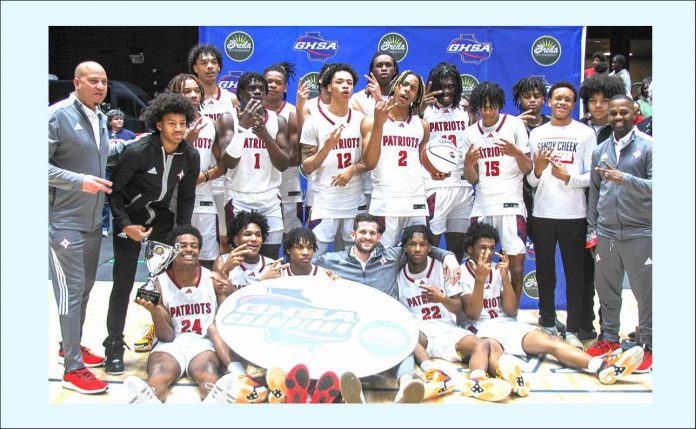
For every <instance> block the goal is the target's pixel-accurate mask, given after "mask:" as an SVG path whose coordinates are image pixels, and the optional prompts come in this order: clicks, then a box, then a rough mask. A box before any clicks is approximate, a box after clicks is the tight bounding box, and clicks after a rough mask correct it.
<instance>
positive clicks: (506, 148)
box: [495, 138, 522, 156]
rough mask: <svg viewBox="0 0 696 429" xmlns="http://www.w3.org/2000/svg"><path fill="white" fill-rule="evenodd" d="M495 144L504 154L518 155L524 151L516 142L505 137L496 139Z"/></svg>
mask: <svg viewBox="0 0 696 429" xmlns="http://www.w3.org/2000/svg"><path fill="white" fill-rule="evenodd" d="M495 145H496V146H498V147H499V148H500V149H501V150H502V152H503V154H505V155H508V156H517V155H519V154H520V153H522V151H521V150H520V148H518V147H517V146H516V145H515V144H513V143H511V142H510V141H509V140H505V139H503V138H500V139H498V140H496V142H495Z"/></svg>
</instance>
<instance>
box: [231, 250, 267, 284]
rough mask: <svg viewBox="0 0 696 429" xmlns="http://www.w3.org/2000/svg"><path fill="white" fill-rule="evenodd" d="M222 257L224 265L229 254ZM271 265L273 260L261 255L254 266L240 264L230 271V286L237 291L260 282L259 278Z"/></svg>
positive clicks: (244, 263)
mask: <svg viewBox="0 0 696 429" xmlns="http://www.w3.org/2000/svg"><path fill="white" fill-rule="evenodd" d="M221 256H222V262H223V263H224V262H225V261H226V260H227V258H229V257H230V254H229V253H225V254H224V255H221ZM272 263H273V259H271V258H267V257H265V256H263V255H259V262H257V263H255V264H247V263H246V262H242V263H241V264H239V266H236V267H234V268H233V269H232V271H230V273H229V275H228V276H227V277H229V279H230V281H231V282H232V285H233V286H234V287H235V288H237V289H239V288H241V287H244V286H249V285H250V284H253V283H256V282H259V281H261V276H262V275H263V273H265V272H266V270H267V269H268V268H269V267H270V266H271V264H272Z"/></svg>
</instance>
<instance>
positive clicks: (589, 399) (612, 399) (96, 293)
mask: <svg viewBox="0 0 696 429" xmlns="http://www.w3.org/2000/svg"><path fill="white" fill-rule="evenodd" d="M110 292H111V282H107V281H103V282H97V283H96V284H95V286H94V289H93V291H92V295H91V298H90V302H89V306H88V308H87V318H86V322H85V332H84V335H83V341H82V343H83V345H85V346H87V347H90V348H91V349H92V350H93V351H94V352H95V353H97V354H99V355H103V351H104V348H103V347H102V345H101V343H102V341H103V340H104V337H105V336H106V322H105V321H106V310H107V308H108V299H109V293H110ZM134 294H135V289H134V292H133V296H134ZM48 295H49V296H48V311H49V319H48V320H49V336H48V341H49V344H48V374H49V379H48V400H49V403H52V404H68V403H69V404H105V403H109V404H119V403H125V402H126V397H125V391H124V388H123V379H124V378H125V377H126V376H128V375H136V376H139V377H142V378H145V377H146V371H145V364H146V360H147V353H135V352H133V351H130V350H128V349H126V354H125V363H126V373H125V374H123V375H120V376H111V375H107V374H106V373H105V372H104V368H103V367H102V368H96V369H94V372H95V373H96V375H97V376H98V377H100V378H102V379H103V380H105V381H107V382H108V383H109V390H108V392H107V393H106V394H101V395H82V394H79V393H77V392H73V391H71V390H67V389H63V388H62V387H61V379H62V374H63V366H62V364H60V363H59V362H58V341H59V340H60V328H59V324H58V312H57V308H56V302H55V299H54V295H53V289H52V287H51V283H50V281H49V282H48ZM623 296H624V301H623V302H624V304H623V309H622V313H621V327H622V331H621V332H620V334H621V335H622V337H625V336H626V335H627V333H628V332H629V331H632V330H633V329H634V327H635V326H636V324H637V320H638V316H637V307H636V301H635V298H634V297H633V294H632V293H631V291H630V290H627V289H624V291H623ZM131 298H133V297H131ZM596 306H597V304H596ZM537 317H538V312H537V311H536V310H522V311H521V312H520V315H519V319H520V320H523V321H526V322H530V323H534V322H536V320H537ZM558 317H559V319H561V320H565V312H559V314H558ZM149 321H150V316H149V314H148V313H147V311H146V310H144V309H143V308H142V307H140V306H138V305H136V304H135V303H133V302H132V299H131V304H130V308H129V309H128V318H127V320H126V331H125V341H126V343H127V344H129V345H130V346H131V347H132V344H133V342H134V341H136V340H137V339H139V338H140V336H141V334H142V329H143V327H144V326H145V324H146V323H148V322H149ZM597 330H598V329H597ZM589 345H591V343H586V344H585V346H586V347H587V346H589ZM443 364H445V365H450V366H451V367H452V368H453V369H452V370H453V371H460V372H466V371H468V370H466V369H464V368H460V367H458V366H457V365H456V364H451V363H444V362H443ZM521 364H522V370H523V371H524V372H525V373H526V377H528V379H529V381H530V383H531V388H532V390H531V394H530V395H529V396H528V397H526V398H520V397H513V396H511V397H510V398H508V399H507V400H505V401H503V403H515V404H518V403H537V404H539V403H543V404H549V403H550V404H559V403H580V404H593V403H596V404H606V403H620V404H642V403H651V402H652V373H648V374H632V375H630V376H629V377H627V378H626V379H625V380H622V381H620V382H617V383H616V384H614V385H611V386H605V385H602V384H600V383H599V381H598V380H597V378H596V377H595V376H594V375H592V374H588V373H584V372H582V371H578V370H574V369H569V368H565V367H563V366H562V365H561V364H560V363H558V362H557V361H555V360H554V359H553V358H552V357H541V358H528V360H527V361H521ZM249 370H250V373H251V375H252V376H257V375H259V376H260V375H262V374H263V373H262V370H261V369H258V368H253V367H250V368H249ZM396 387H397V385H396V381H395V380H394V379H393V378H391V379H387V378H383V377H371V378H369V379H368V380H366V382H365V383H364V392H365V397H366V399H367V401H368V402H369V403H391V402H392V401H393V398H394V395H395V394H396ZM199 400H200V399H199V396H198V390H197V388H196V387H195V386H194V384H193V383H192V382H191V380H190V379H188V378H182V379H180V380H179V381H178V382H177V383H176V384H175V385H174V386H173V387H172V388H171V391H170V394H169V397H168V399H167V403H168V404H182V403H196V402H198V401H199ZM438 402H440V403H447V404H450V403H477V402H479V401H478V400H476V399H472V398H468V397H463V396H461V395H460V394H459V392H458V391H457V390H455V391H454V393H452V394H449V395H447V396H444V397H441V398H437V399H434V400H430V401H428V403H438Z"/></svg>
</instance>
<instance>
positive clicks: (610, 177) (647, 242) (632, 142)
mask: <svg viewBox="0 0 696 429" xmlns="http://www.w3.org/2000/svg"><path fill="white" fill-rule="evenodd" d="M634 115H635V114H634V112H633V100H632V99H631V98H629V97H627V96H626V95H623V94H621V95H616V96H614V97H613V98H612V99H611V101H610V102H609V124H610V125H611V128H612V130H613V134H612V136H611V137H610V138H608V139H607V140H605V141H604V142H602V143H601V144H600V145H599V146H597V148H596V149H595V150H594V152H593V153H592V169H591V174H590V199H589V204H588V207H587V221H588V224H589V233H590V234H593V233H596V235H597V248H596V250H595V254H594V258H595V286H596V288H597V295H598V296H599V302H600V308H601V311H602V338H601V340H600V341H598V342H597V344H595V346H594V347H592V348H590V349H588V350H587V352H588V353H589V354H591V355H593V356H602V355H606V354H613V353H614V351H615V350H616V349H618V348H619V347H620V345H619V325H620V319H619V316H620V313H621V289H622V279H623V275H624V272H626V273H627V274H628V280H629V282H630V284H631V289H632V290H633V294H634V295H635V297H636V300H637V301H638V319H639V322H638V324H639V332H640V337H639V338H636V341H637V342H638V344H641V345H643V348H644V350H645V352H644V357H643V362H642V364H641V365H640V366H639V367H638V368H637V369H636V370H635V372H647V371H649V370H650V368H651V367H652V137H650V136H648V135H647V134H644V133H642V132H640V131H638V130H637V129H635V128H634V127H633V120H634Z"/></svg>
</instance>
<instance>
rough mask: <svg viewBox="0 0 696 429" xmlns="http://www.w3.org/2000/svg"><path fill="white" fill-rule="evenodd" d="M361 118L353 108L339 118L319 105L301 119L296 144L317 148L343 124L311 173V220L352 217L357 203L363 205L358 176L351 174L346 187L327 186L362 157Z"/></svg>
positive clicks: (355, 211)
mask: <svg viewBox="0 0 696 429" xmlns="http://www.w3.org/2000/svg"><path fill="white" fill-rule="evenodd" d="M363 117H364V116H363V114H362V113H360V112H358V111H357V110H353V109H349V110H348V114H347V115H345V116H342V117H339V116H336V115H334V114H333V113H331V112H329V110H328V109H324V108H323V107H321V106H319V107H318V109H317V112H316V113H315V114H313V115H312V116H310V117H309V118H307V119H306V120H305V123H304V125H303V126H302V137H300V143H301V144H305V145H311V146H316V147H317V150H321V149H322V148H323V147H324V143H325V141H326V139H327V137H328V136H329V134H330V133H331V132H332V131H333V130H334V129H335V128H336V127H337V126H339V125H343V126H344V128H343V131H342V132H341V138H340V139H339V141H338V143H337V144H336V147H334V148H333V149H332V150H331V152H330V153H329V155H328V156H327V157H326V159H324V162H323V163H322V164H321V166H320V167H319V168H318V169H317V170H315V171H314V173H313V183H312V186H313V190H314V204H313V205H312V219H322V218H332V217H336V216H341V215H342V214H344V215H346V216H348V217H353V216H355V215H356V214H357V208H358V206H363V205H365V204H366V200H365V193H364V192H363V187H362V178H361V176H358V175H356V176H353V177H351V179H350V181H349V182H348V183H347V184H346V186H331V182H332V180H333V179H332V177H333V176H335V175H336V174H338V173H339V172H342V171H343V170H345V169H347V168H350V167H351V166H352V165H354V164H357V163H358V162H359V161H360V160H361V159H362V147H363V145H362V135H361V133H360V122H361V121H362V119H363Z"/></svg>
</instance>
